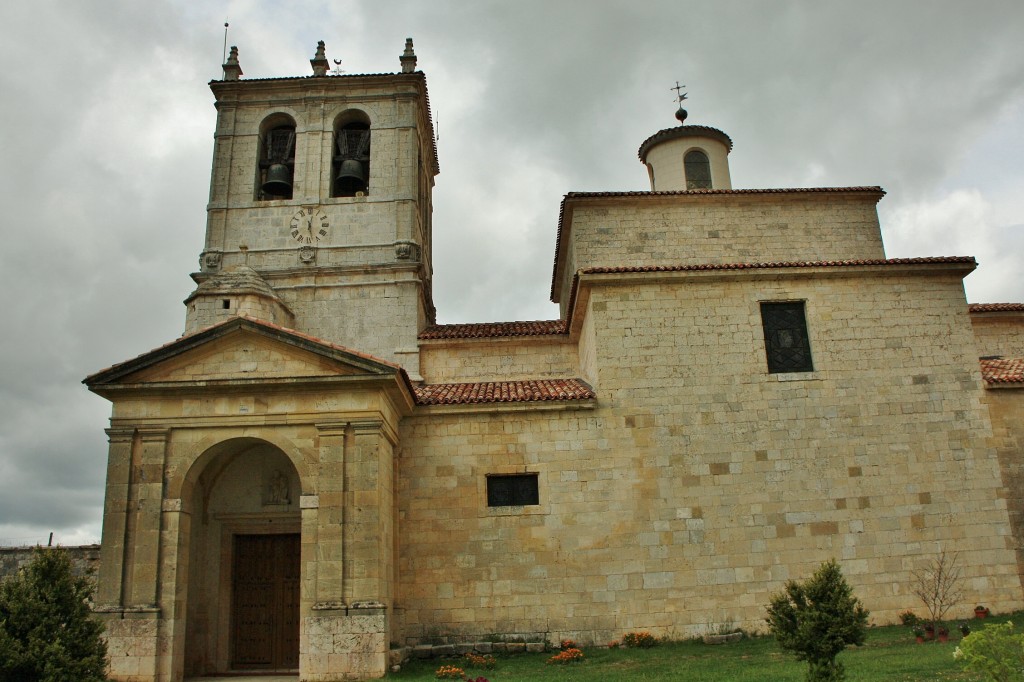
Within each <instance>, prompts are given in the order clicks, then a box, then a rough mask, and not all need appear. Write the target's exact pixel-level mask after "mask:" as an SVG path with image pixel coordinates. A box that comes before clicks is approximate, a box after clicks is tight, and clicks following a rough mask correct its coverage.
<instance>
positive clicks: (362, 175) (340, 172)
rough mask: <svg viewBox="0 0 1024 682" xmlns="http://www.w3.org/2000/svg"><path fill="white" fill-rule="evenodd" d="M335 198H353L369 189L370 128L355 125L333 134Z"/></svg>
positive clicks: (332, 193) (332, 194)
mask: <svg viewBox="0 0 1024 682" xmlns="http://www.w3.org/2000/svg"><path fill="white" fill-rule="evenodd" d="M332 167H333V169H334V181H333V182H332V183H331V196H332V197H354V196H359V195H360V194H366V193H367V192H368V191H369V188H370V126H369V125H368V124H366V123H361V122H358V121H356V122H352V123H347V124H345V125H344V126H342V127H341V128H339V129H338V130H337V131H336V132H335V134H334V159H333V166H332Z"/></svg>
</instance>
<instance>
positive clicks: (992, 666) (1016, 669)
mask: <svg viewBox="0 0 1024 682" xmlns="http://www.w3.org/2000/svg"><path fill="white" fill-rule="evenodd" d="M953 657H954V658H956V659H957V660H958V661H960V662H961V663H963V665H964V668H966V669H967V670H973V671H975V672H978V673H981V674H982V675H985V679H987V680H993V681H994V682H1014V681H1018V680H1024V634H1018V633H1016V632H1015V631H1014V629H1013V623H1010V622H1007V623H1003V624H1001V625H988V626H986V627H984V628H982V629H981V630H975V631H974V632H972V633H971V634H970V636H967V637H964V638H963V640H962V641H961V642H960V646H958V647H957V648H956V651H954V652H953Z"/></svg>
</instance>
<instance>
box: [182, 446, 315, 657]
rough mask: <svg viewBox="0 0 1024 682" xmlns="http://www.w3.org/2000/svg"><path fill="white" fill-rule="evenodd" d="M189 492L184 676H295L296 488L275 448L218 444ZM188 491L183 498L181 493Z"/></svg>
mask: <svg viewBox="0 0 1024 682" xmlns="http://www.w3.org/2000/svg"><path fill="white" fill-rule="evenodd" d="M192 469H193V470H192V471H190V473H189V475H188V477H187V479H188V481H187V483H186V486H185V487H186V488H187V493H188V494H187V495H183V505H184V507H185V509H186V510H187V511H188V512H189V513H190V515H191V521H192V522H191V532H190V534H189V539H188V547H189V552H188V562H189V566H188V589H187V595H188V596H187V604H186V619H187V620H186V639H185V675H186V677H189V676H196V675H209V674H215V673H231V672H241V671H253V672H255V671H259V672H271V671H278V672H297V671H298V667H299V593H300V588H299V585H300V577H301V575H300V574H301V563H300V548H301V537H300V523H301V519H300V512H299V495H300V489H301V486H300V481H299V475H298V472H297V471H296V469H295V466H294V465H293V464H292V462H291V461H290V460H289V458H288V456H287V455H285V453H284V452H282V451H281V450H280V448H278V447H277V446H275V445H273V444H271V443H269V442H267V441H264V440H261V439H257V438H236V439H231V440H228V441H224V442H221V443H218V444H217V445H215V446H213V447H211V448H210V449H209V450H207V451H206V452H205V453H203V455H201V456H200V457H199V458H198V459H197V461H196V463H195V464H194V465H193V467H192ZM183 492H184V491H183Z"/></svg>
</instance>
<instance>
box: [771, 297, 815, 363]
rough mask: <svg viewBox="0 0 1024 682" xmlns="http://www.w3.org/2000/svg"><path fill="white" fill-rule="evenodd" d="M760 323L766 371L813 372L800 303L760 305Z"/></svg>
mask: <svg viewBox="0 0 1024 682" xmlns="http://www.w3.org/2000/svg"><path fill="white" fill-rule="evenodd" d="M761 324H762V325H763V326H764V349H765V352H766V354H767V355H768V371H769V372H771V373H772V374H778V373H782V372H813V371H814V364H813V363H812V362H811V345H810V343H809V342H808V340H807V319H806V317H805V316H804V304H803V302H800V301H798V302H787V303H762V304H761Z"/></svg>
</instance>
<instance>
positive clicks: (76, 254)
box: [0, 0, 1024, 543]
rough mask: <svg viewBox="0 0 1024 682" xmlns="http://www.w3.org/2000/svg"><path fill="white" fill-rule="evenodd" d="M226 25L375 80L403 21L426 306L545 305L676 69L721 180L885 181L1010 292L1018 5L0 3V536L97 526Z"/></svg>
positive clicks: (663, 109) (494, 309) (1020, 240)
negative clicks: (568, 250)
mask: <svg viewBox="0 0 1024 682" xmlns="http://www.w3.org/2000/svg"><path fill="white" fill-rule="evenodd" d="M225 16H227V17H228V19H229V20H230V22H231V35H230V43H232V44H237V45H238V46H239V49H240V52H241V61H242V66H243V69H244V70H245V76H246V77H265V76H279V75H304V74H308V73H309V61H308V60H309V58H310V57H311V56H312V52H313V48H314V46H315V44H316V41H317V40H320V39H323V40H325V41H326V42H327V50H328V57H329V58H335V59H337V58H341V59H342V60H343V64H342V68H345V69H346V70H347V71H348V72H349V73H366V72H382V71H395V70H397V68H398V59H397V57H398V54H399V53H400V52H401V49H402V46H403V42H404V39H405V37H406V36H413V37H414V39H415V41H416V50H417V54H418V55H419V67H420V68H422V69H423V70H424V71H425V72H426V73H427V78H428V82H429V84H430V93H431V102H432V105H433V108H434V111H435V113H436V114H437V118H438V122H439V130H440V134H441V139H440V140H439V142H438V146H439V152H440V156H441V158H440V161H441V168H442V174H441V175H440V176H439V177H438V178H437V186H436V190H435V205H436V210H435V216H434V231H435V252H434V268H435V272H436V278H435V291H434V297H435V302H436V304H437V307H438V312H439V316H440V319H441V321H443V322H457V321H490V320H509V319H536V318H551V317H554V316H556V315H557V312H556V309H555V308H554V306H553V305H552V304H550V303H549V302H548V301H547V294H548V284H549V281H550V268H551V258H552V253H553V248H554V237H555V230H556V227H557V225H556V222H557V212H558V205H559V202H560V201H561V198H562V196H563V195H564V194H565V193H566V192H568V191H582V190H618V189H645V188H646V182H647V179H646V178H647V176H646V172H645V170H644V168H643V166H642V165H641V164H640V163H639V161H638V160H637V158H636V150H637V147H638V146H639V144H640V142H642V141H643V140H644V139H645V138H646V137H648V136H649V135H650V134H652V133H653V132H655V131H657V130H659V129H661V128H666V127H670V126H672V125H674V124H675V121H674V119H673V118H672V114H673V112H674V110H675V107H674V105H673V101H672V96H673V95H672V92H671V91H670V90H669V88H670V86H672V85H673V84H674V83H675V81H676V80H677V79H678V80H680V81H681V82H682V83H684V84H686V85H687V86H688V90H689V92H690V97H691V99H690V100H689V101H688V102H687V108H688V109H689V111H690V122H693V123H702V124H706V125H712V126H715V127H719V128H721V129H723V130H725V131H726V132H727V133H729V134H730V135H731V136H732V138H733V139H734V140H735V143H736V148H735V151H734V152H733V155H732V158H731V165H732V175H733V181H734V184H735V185H736V186H737V187H779V186H805V185H858V184H879V185H882V186H883V187H885V188H886V190H888V192H889V194H888V196H887V197H886V198H885V199H883V201H882V202H881V204H880V206H879V210H880V215H881V217H882V220H883V231H884V236H885V240H886V245H887V248H888V251H889V254H890V255H893V256H910V255H961V254H966V255H971V254H974V255H977V256H978V259H979V261H980V262H981V264H982V265H981V268H980V269H979V270H978V271H977V272H976V273H974V274H972V275H971V276H970V277H969V278H968V279H967V291H968V296H969V297H970V298H971V300H978V301H980V300H988V301H992V300H1016V301H1024V279H1022V278H1020V277H1019V272H1020V271H1021V266H1022V261H1024V255H1022V254H1024V237H1022V235H1024V227H1022V222H1024V219H1022V217H1021V216H1022V212H1024V200H1022V199H1021V197H1020V196H1019V194H1020V192H1019V188H1020V187H1021V186H1022V180H1024V171H1022V168H1021V165H1020V163H1019V159H1020V158H1021V157H1022V155H1024V46H1022V44H1021V43H1022V41H1020V39H1019V35H1018V34H1019V26H1020V25H1021V20H1022V18H1024V7H1022V6H1021V5H1020V3H1019V2H1016V1H1006V2H991V1H988V2H986V1H982V2H974V3H971V4H970V5H969V6H968V5H967V4H964V3H961V2H943V1H939V2H937V1H928V2H925V1H924V0H919V1H917V2H903V3H892V2H880V1H877V0H871V1H868V2H861V3H856V4H851V3H847V4H845V5H844V4H836V3H820V2H812V1H811V0H802V1H790V2H777V3H707V2H679V1H678V0H676V1H672V2H669V1H668V0H652V1H649V2H644V3H625V2H618V1H613V0H592V1H591V2H587V3H585V4H583V3H556V2H550V1H548V2H538V1H537V0H522V1H520V2H517V3H503V2H496V1H480V2H471V3H466V2H454V1H452V0H448V1H445V0H440V1H438V2H430V3H424V2H415V1H413V0H407V1H404V2H381V3H374V4H373V5H368V4H366V3H358V2H355V1H354V0H352V1H350V2H331V3H327V2H318V1H314V0H299V1H297V2H293V3H289V4H288V9H287V11H282V10H281V5H280V3H274V2H270V1H269V0H250V1H246V2H241V1H236V2H224V3H190V2H185V1H184V0H177V1H172V0H154V1H153V2H146V3H137V2H132V1H131V0H111V1H106V2H102V3H101V2H96V1H95V0H92V1H84V2H74V3H6V4H4V5H3V6H2V7H0V32H2V33H3V35H2V36H0V38H2V39H0V59H2V61H3V63H4V64H6V65H8V66H7V68H5V69H4V71H3V72H0V92H2V93H3V97H0V149H3V150H4V159H5V160H4V162H3V163H2V164H0V198H2V199H3V202H4V206H5V212H4V218H3V220H2V221H0V229H2V237H3V240H4V247H3V249H2V250H0V287H2V290H3V291H4V292H5V293H6V294H7V302H6V305H5V311H4V321H5V324H4V325H3V326H2V327H0V348H2V349H3V351H4V352H3V353H2V355H0V377H2V379H0V543H2V542H7V541H11V540H18V541H21V540H25V539H28V540H30V541H33V542H34V541H45V540H46V534H47V532H48V531H50V530H54V531H56V532H57V538H58V540H60V539H61V538H64V539H65V541H83V540H89V539H98V533H99V519H100V513H101V505H102V496H103V477H104V461H105V456H106V443H105V437H104V435H103V431H102V428H103V426H104V425H105V424H106V421H105V420H106V416H107V415H108V414H109V408H108V405H107V403H106V402H105V401H103V400H102V399H100V398H97V397H95V396H92V395H91V394H89V393H88V392H86V391H85V390H84V388H83V387H81V385H80V383H79V382H80V381H81V379H82V378H83V377H84V376H85V375H87V374H89V373H91V372H94V371H96V370H98V369H100V368H102V367H104V366H107V365H110V364H112V363H114V362H118V361H121V360H125V359H128V358H130V357H134V356H135V355H138V354H139V353H142V352H145V351H146V350H149V349H150V348H153V347H156V346H158V345H160V344H162V343H165V342H167V341H169V340H171V339H173V338H175V337H177V336H178V335H179V334H181V332H182V330H183V323H184V314H183V312H184V311H183V307H182V305H181V301H182V299H183V298H184V297H185V296H186V295H187V294H188V293H189V291H190V290H191V288H192V282H191V280H190V279H189V278H188V273H189V272H191V271H192V270H194V269H195V267H196V258H197V256H198V254H199V252H200V251H201V250H202V241H203V231H204V226H205V204H206V201H207V195H208V181H209V172H210V158H211V152H212V133H213V124H214V119H215V111H214V109H213V106H212V97H211V95H210V93H209V90H208V88H207V85H206V83H207V82H208V81H209V80H210V79H213V78H218V77H219V75H220V69H219V64H220V59H221V49H222V42H221V41H222V33H221V31H222V24H223V21H224V18H225ZM39 36H44V38H43V39H42V40H40V38H39Z"/></svg>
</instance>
